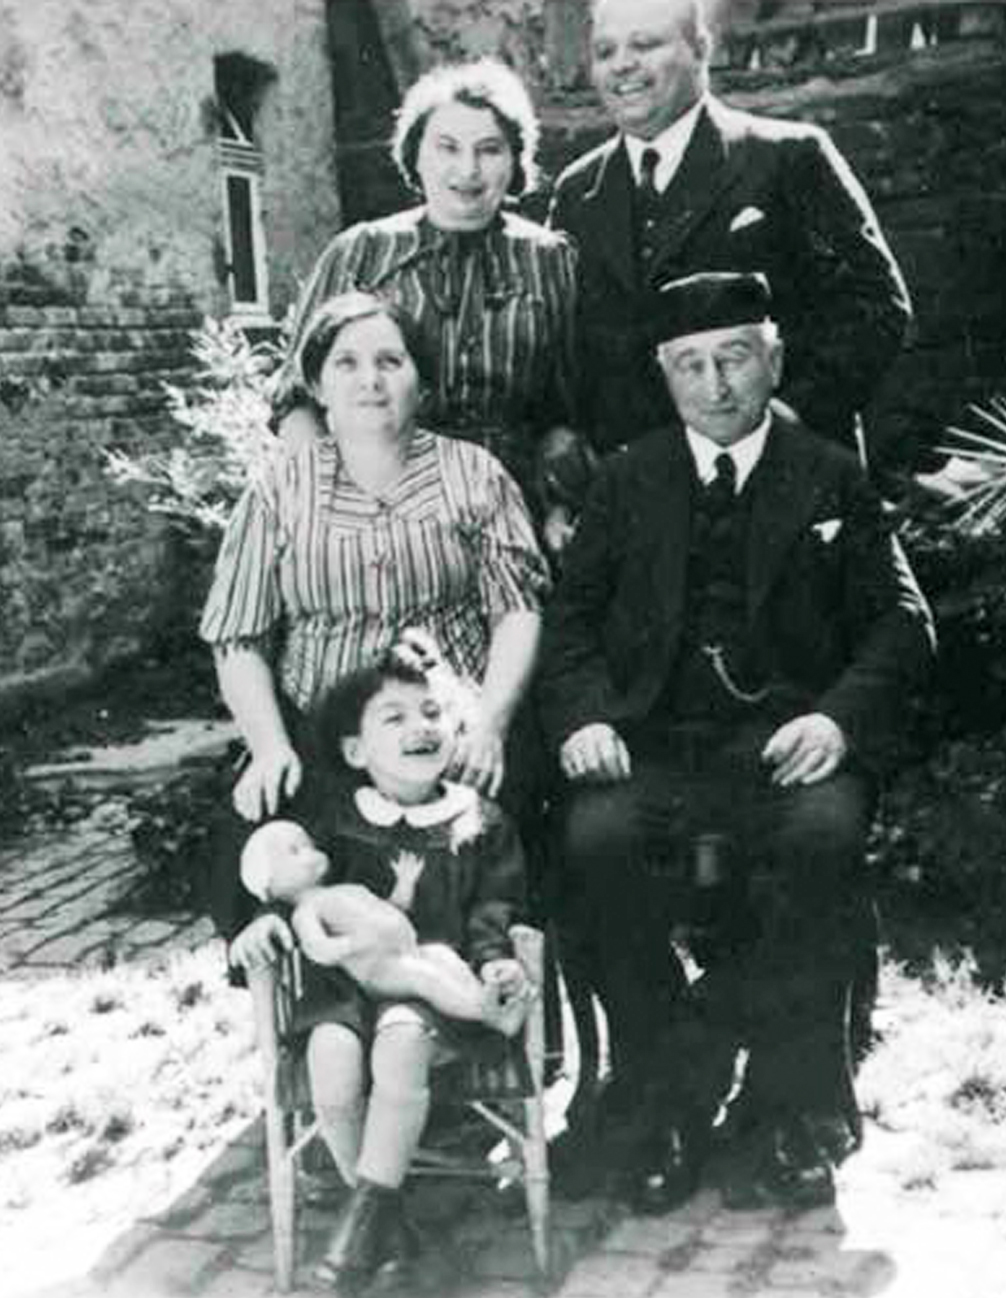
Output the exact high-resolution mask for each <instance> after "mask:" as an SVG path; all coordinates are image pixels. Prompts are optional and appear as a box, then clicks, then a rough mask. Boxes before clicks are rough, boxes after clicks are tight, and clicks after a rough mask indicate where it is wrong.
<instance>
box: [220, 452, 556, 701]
mask: <svg viewBox="0 0 1006 1298" xmlns="http://www.w3.org/2000/svg"><path fill="white" fill-rule="evenodd" d="M340 469H341V460H340V457H339V453H338V449H337V446H336V443H335V442H334V440H333V439H331V438H318V439H316V440H315V441H314V442H308V443H305V444H303V445H302V446H299V447H298V448H297V449H296V450H295V451H292V452H290V453H288V454H283V455H280V456H279V457H277V459H276V460H275V461H274V462H273V463H272V464H271V465H269V466H267V468H266V469H265V471H264V472H263V473H262V475H261V477H260V479H259V480H257V481H255V482H253V483H252V484H251V485H250V486H249V487H248V488H247V489H246V491H245V493H244V495H243V497H242V498H241V500H240V501H239V503H238V505H237V507H236V508H235V511H234V513H233V515H232V516H231V519H230V523H229V525H228V528H227V531H226V533H225V535H224V540H223V544H222V546H221V549H220V554H219V556H218V559H217V566H216V571H215V574H214V579H213V583H212V587H211V589H210V594H209V597H208V599H207V602H206V606H205V609H204V611H203V617H202V622H201V624H200V634H201V635H202V637H203V639H205V640H207V641H208V642H210V643H211V644H214V645H217V646H225V645H227V644H236V643H249V642H250V643H254V644H257V645H258V646H259V647H261V648H262V650H263V652H266V653H267V654H268V653H269V652H270V650H271V647H272V645H273V643H274V636H275V635H276V633H277V632H278V633H279V651H278V652H279V657H278V663H277V670H278V682H279V687H280V689H281V691H282V692H283V693H284V694H285V695H286V696H287V697H288V698H290V699H291V700H292V701H293V702H294V703H295V704H296V705H297V706H298V707H299V708H301V709H302V710H306V709H307V708H309V707H310V705H311V704H312V703H313V702H314V701H315V700H316V699H317V698H318V696H319V694H320V693H321V692H322V691H323V690H324V689H326V688H327V687H328V686H329V685H331V684H332V683H333V682H334V681H335V680H337V679H338V678H339V677H341V676H343V675H345V673H346V672H349V671H353V670H356V669H357V668H359V667H360V666H361V665H362V664H364V663H366V662H368V661H370V660H371V659H372V658H373V657H375V656H376V655H377V654H378V653H380V652H381V651H382V650H384V649H386V648H387V647H388V646H389V645H390V644H392V643H393V642H394V641H395V639H396V638H397V637H398V636H399V635H400V634H401V632H402V631H404V630H405V629H406V628H407V627H422V628H424V629H425V630H427V631H428V632H430V634H431V635H433V636H434V638H435V639H436V641H437V643H438V644H439V645H440V648H441V650H442V651H443V653H444V655H445V657H446V658H447V661H448V662H449V663H450V664H451V666H452V667H453V668H454V670H455V671H457V672H458V673H459V674H461V675H462V676H464V677H466V678H468V679H470V680H472V681H474V682H480V681H481V680H482V677H483V675H484V673H485V667H486V660H487V654H488V647H489V637H490V634H491V630H492V627H493V626H494V625H495V623H496V622H497V621H498V620H499V619H500V618H501V617H502V616H503V614H505V613H507V612H509V611H511V610H521V609H528V610H535V611H536V610H538V609H539V608H540V607H541V602H542V600H543V598H544V596H545V594H546V593H547V589H548V580H549V579H548V572H547V568H546V565H545V561H544V559H543V558H542V555H541V552H540V551H539V549H538V546H537V543H536V541H535V537H534V530H533V527H532V524H531V520H530V518H529V516H528V513H527V510H526V507H525V505H524V502H523V499H522V497H521V493H520V491H519V489H518V488H517V486H516V485H515V483H514V482H513V480H512V479H511V478H510V477H509V476H508V475H507V474H506V472H505V471H504V470H503V468H502V466H501V465H500V464H499V463H498V462H497V461H496V460H495V459H494V458H493V457H492V456H491V455H489V454H487V453H486V452H485V451H483V450H481V449H480V448H479V447H475V446H471V445H469V444H468V443H465V442H455V441H451V440H449V439H446V438H441V437H436V436H435V435H434V434H432V433H430V432H427V431H425V430H417V432H416V433H415V434H414V436H413V439H412V441H411V443H410V446H409V450H408V454H407V459H406V463H405V467H404V470H403V473H402V475H401V477H400V478H399V479H398V481H397V482H396V483H395V484H394V486H393V488H392V489H391V490H390V491H389V492H388V493H386V494H385V495H383V496H381V497H376V496H373V495H370V494H369V493H367V492H365V491H363V490H361V489H360V488H359V487H357V486H356V484H355V483H353V482H352V481H351V480H350V479H349V477H348V475H346V474H345V473H343V472H341V471H340Z"/></svg>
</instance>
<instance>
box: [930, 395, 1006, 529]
mask: <svg viewBox="0 0 1006 1298" xmlns="http://www.w3.org/2000/svg"><path fill="white" fill-rule="evenodd" d="M968 412H969V413H970V414H972V415H974V417H975V418H976V419H977V420H979V421H980V424H981V430H980V431H979V430H978V429H975V428H964V427H959V426H958V425H956V424H951V425H950V426H949V427H948V428H947V429H946V432H947V439H946V442H945V443H944V444H943V445H942V446H939V447H937V448H936V449H937V450H938V451H939V452H940V454H942V455H947V456H949V457H950V459H949V462H948V464H947V466H946V467H945V469H944V471H943V472H944V474H945V476H946V478H947V480H948V481H949V482H950V483H952V485H953V488H954V491H953V494H952V495H951V496H950V498H948V500H947V501H946V507H947V508H948V509H949V510H951V511H953V514H954V517H953V519H952V521H951V523H950V526H951V528H952V529H953V530H954V531H956V532H960V533H963V534H965V535H968V536H988V535H990V534H993V533H997V532H999V531H1000V530H1001V528H1002V526H1003V524H1004V522H1006V399H1004V398H1003V397H1000V396H994V397H992V398H991V400H990V402H989V405H988V406H980V405H976V404H974V403H971V404H969V406H968Z"/></svg>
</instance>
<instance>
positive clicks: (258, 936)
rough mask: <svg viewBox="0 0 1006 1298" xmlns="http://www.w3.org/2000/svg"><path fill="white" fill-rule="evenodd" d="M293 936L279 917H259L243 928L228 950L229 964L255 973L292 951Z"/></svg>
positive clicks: (284, 921)
mask: <svg viewBox="0 0 1006 1298" xmlns="http://www.w3.org/2000/svg"><path fill="white" fill-rule="evenodd" d="M293 945H294V943H293V934H292V933H291V932H290V926H289V924H287V922H286V920H285V919H283V918H282V916H280V915H259V917H258V918H257V919H253V920H252V922H251V923H250V924H247V925H245V927H244V928H243V929H242V930H241V932H240V933H239V934H238V935H237V937H236V938H235V939H234V941H233V942H232V943H231V946H230V952H229V955H230V962H231V964H236V965H240V966H241V968H242V969H257V968H261V967H262V966H263V965H269V964H273V963H274V962H275V961H276V959H277V958H278V957H279V956H280V954H281V953H282V952H284V951H292V950H293Z"/></svg>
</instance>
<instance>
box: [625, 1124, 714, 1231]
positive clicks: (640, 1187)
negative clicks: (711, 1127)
mask: <svg viewBox="0 0 1006 1298" xmlns="http://www.w3.org/2000/svg"><path fill="white" fill-rule="evenodd" d="M706 1146H707V1141H706V1140H705V1139H704V1138H703V1137H702V1136H701V1135H700V1134H699V1131H698V1128H697V1127H695V1126H693V1125H689V1124H687V1123H674V1124H672V1125H671V1126H670V1127H665V1128H664V1129H663V1130H662V1132H661V1134H660V1137H659V1140H658V1141H656V1142H654V1144H653V1145H651V1147H650V1152H649V1155H648V1157H647V1158H646V1159H644V1161H643V1165H642V1166H641V1167H640V1168H638V1169H637V1171H636V1173H635V1175H634V1178H633V1184H632V1186H631V1192H630V1197H631V1199H632V1204H633V1207H634V1208H635V1210H636V1211H637V1212H641V1213H646V1214H648V1215H653V1216H656V1215H658V1214H660V1213H664V1212H669V1211H670V1210H671V1209H672V1208H677V1207H679V1206H680V1205H681V1204H683V1203H684V1202H685V1201H686V1200H687V1199H690V1198H691V1196H692V1195H693V1194H694V1193H695V1191H696V1189H697V1188H698V1184H699V1178H700V1176H701V1173H702V1164H703V1162H704V1161H705V1154H706Z"/></svg>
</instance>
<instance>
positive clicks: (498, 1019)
mask: <svg viewBox="0 0 1006 1298" xmlns="http://www.w3.org/2000/svg"><path fill="white" fill-rule="evenodd" d="M396 963H397V964H398V965H399V966H400V967H402V968H404V969H407V970H408V974H409V978H410V980H411V982H412V984H413V986H414V987H415V989H416V990H415V992H414V993H413V994H414V995H416V996H418V997H419V998H420V999H421V1000H424V1001H425V1002H426V1003H427V1005H432V1006H433V1008H434V1009H436V1010H439V1011H440V1012H441V1013H442V1014H447V1015H449V1016H450V1017H451V1018H455V1019H470V1020H472V1021H474V1022H476V1023H485V1024H488V1026H489V1027H492V1028H496V1029H497V1031H499V1032H503V1033H505V1034H506V1035H507V1036H513V1035H514V1033H516V1032H517V1031H518V1030H519V1029H520V1026H521V1024H522V1023H523V1021H524V1016H525V1014H526V1008H525V1007H524V1006H523V1005H522V1004H521V1003H520V1002H519V1001H518V1002H516V1003H514V1002H513V1001H509V1002H504V1001H501V1000H500V997H499V993H498V992H497V990H496V989H495V988H493V987H487V986H486V985H485V984H484V983H483V982H481V981H480V980H479V978H478V977H477V976H476V974H475V973H474V972H473V971H472V969H471V968H470V966H469V965H467V964H466V963H465V961H464V960H462V958H461V956H459V955H458V953H457V952H456V951H455V950H454V949H453V948H452V947H449V946H444V945H443V944H442V943H439V942H435V943H424V944H423V945H422V946H420V947H419V949H418V950H417V951H416V952H415V953H409V954H408V955H404V956H400V957H399V959H398V960H397V962H396Z"/></svg>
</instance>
